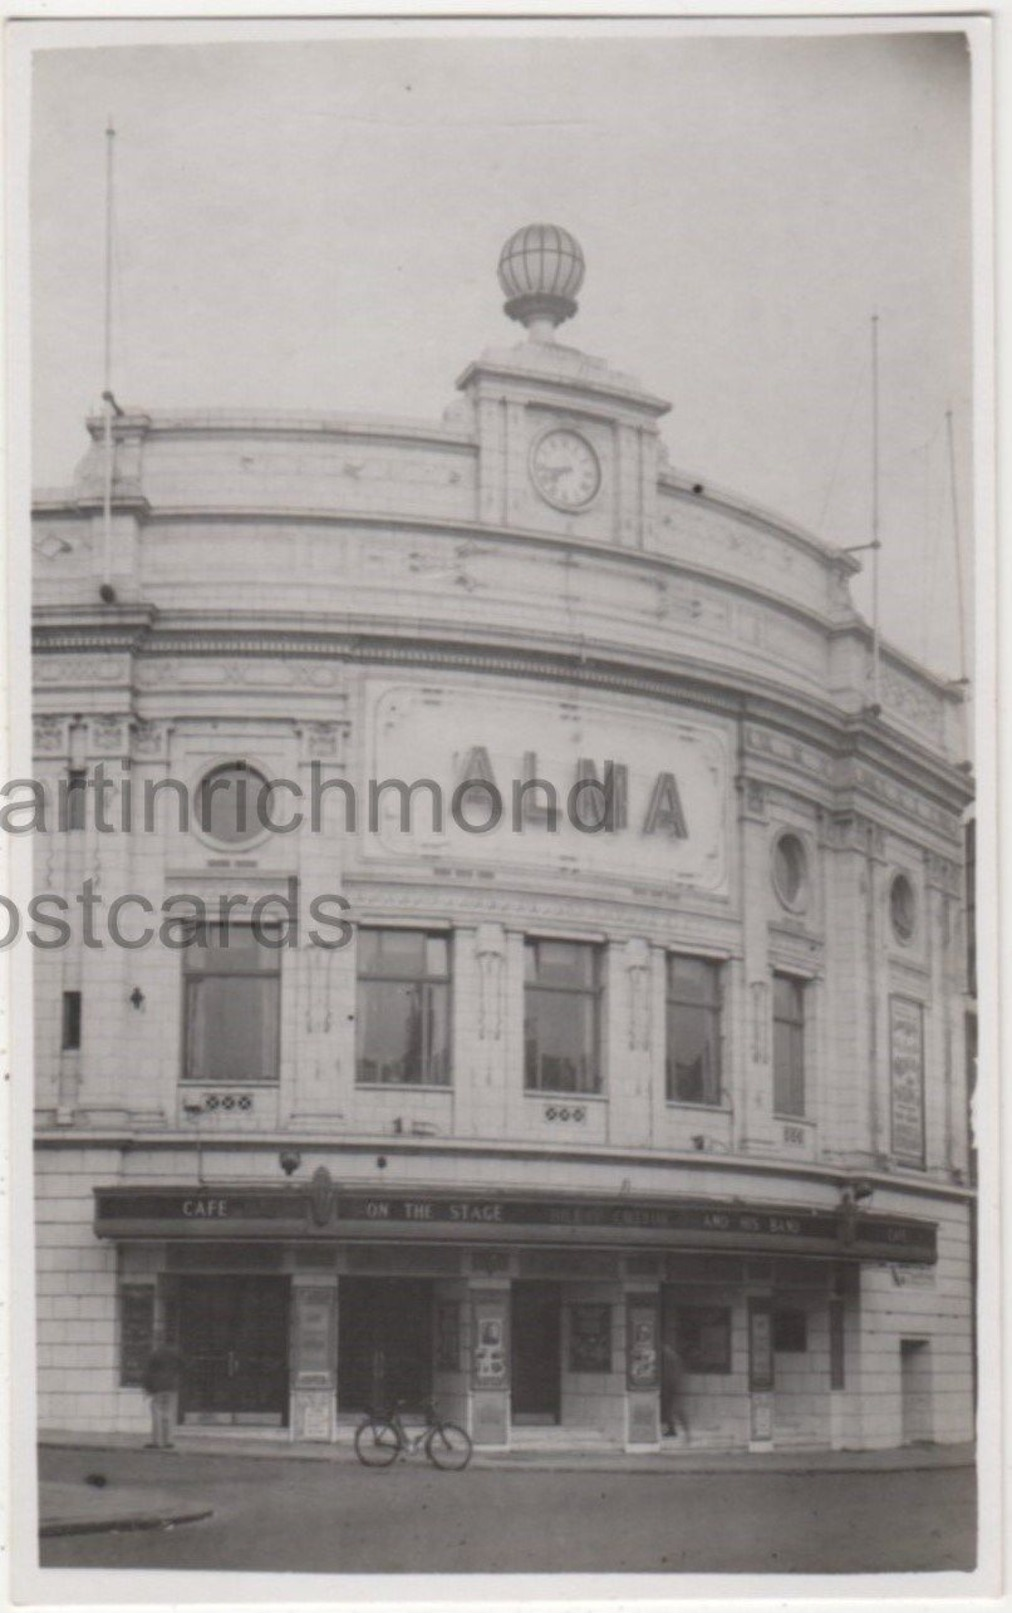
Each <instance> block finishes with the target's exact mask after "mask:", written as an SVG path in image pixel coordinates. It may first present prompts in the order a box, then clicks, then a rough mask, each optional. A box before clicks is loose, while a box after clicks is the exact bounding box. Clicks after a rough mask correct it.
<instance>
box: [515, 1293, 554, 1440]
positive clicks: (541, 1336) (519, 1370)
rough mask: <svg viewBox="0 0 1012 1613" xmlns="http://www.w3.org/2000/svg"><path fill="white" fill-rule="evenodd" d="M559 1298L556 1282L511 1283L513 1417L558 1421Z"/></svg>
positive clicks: (545, 1421)
mask: <svg viewBox="0 0 1012 1613" xmlns="http://www.w3.org/2000/svg"><path fill="white" fill-rule="evenodd" d="M561 1316H562V1302H561V1299H560V1295H559V1285H558V1283H538V1282H526V1283H525V1282H519V1283H514V1284H513V1288H512V1295H511V1316H510V1336H511V1338H512V1365H513V1395H512V1401H513V1421H514V1422H515V1423H557V1422H558V1421H559V1413H560V1410H561V1406H562V1352H561Z"/></svg>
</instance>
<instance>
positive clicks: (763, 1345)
mask: <svg viewBox="0 0 1012 1613" xmlns="http://www.w3.org/2000/svg"><path fill="white" fill-rule="evenodd" d="M748 1386H749V1388H750V1389H751V1390H753V1391H757V1390H759V1391H765V1390H768V1389H772V1388H773V1307H772V1305H771V1304H770V1301H769V1300H768V1299H750V1300H749V1302H748Z"/></svg>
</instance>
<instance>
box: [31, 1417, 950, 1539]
mask: <svg viewBox="0 0 1012 1613" xmlns="http://www.w3.org/2000/svg"><path fill="white" fill-rule="evenodd" d="M40 1444H41V1445H43V1446H45V1447H47V1448H50V1449H53V1448H58V1449H62V1450H77V1451H92V1450H93V1451H95V1453H96V1456H98V1455H100V1454H101V1452H103V1451H107V1452H113V1451H133V1452H138V1453H140V1451H141V1447H142V1445H143V1441H141V1440H139V1439H138V1437H137V1436H136V1435H133V1434H95V1435H88V1434H81V1433H78V1432H67V1433H60V1432H49V1433H46V1434H45V1435H44V1436H42V1438H41V1439H40ZM143 1455H144V1456H145V1458H148V1459H149V1464H150V1470H151V1475H152V1478H153V1479H157V1484H155V1485H153V1486H149V1485H148V1483H147V1482H144V1483H143V1484H142V1483H137V1482H136V1481H135V1482H132V1483H126V1484H122V1483H121V1484H117V1483H112V1482H104V1483H102V1484H101V1485H95V1484H92V1483H89V1482H88V1480H87V1478H85V1479H84V1480H83V1482H79V1483H65V1482H56V1481H53V1480H44V1481H43V1482H41V1483H40V1485H39V1533H40V1535H42V1536H47V1537H48V1536H57V1535H73V1534H96V1533H101V1532H119V1531H127V1530H139V1529H168V1528H172V1527H175V1526H176V1525H177V1524H183V1523H191V1522H196V1521H197V1520H199V1519H202V1518H208V1517H210V1516H212V1514H213V1512H214V1508H213V1506H212V1505H211V1504H210V1502H208V1501H205V1500H202V1499H201V1498H200V1497H199V1496H197V1495H195V1494H194V1493H193V1492H192V1491H191V1490H189V1489H187V1490H185V1491H184V1490H183V1489H173V1487H172V1470H173V1463H174V1461H176V1460H178V1458H179V1457H180V1456H184V1457H192V1456H218V1457H220V1456H227V1457H230V1458H234V1459H240V1460H244V1459H250V1460H254V1461H256V1460H266V1461H271V1460H273V1461H279V1460H283V1461H288V1462H329V1463H333V1464H337V1465H340V1466H351V1467H356V1466H357V1465H358V1461H357V1458H356V1456H355V1453H354V1450H353V1449H352V1447H351V1444H350V1443H343V1442H342V1443H337V1444H302V1443H295V1442H293V1441H290V1440H280V1439H276V1440H265V1439H256V1438H251V1439H244V1438H242V1437H237V1438H231V1437H229V1438H221V1437H214V1436H208V1435H204V1434H200V1435H195V1436H193V1435H191V1436H189V1437H187V1436H186V1435H185V1434H181V1433H179V1432H178V1431H177V1440H176V1447H175V1449H174V1450H168V1451H158V1450H151V1451H148V1450H144V1451H143ZM974 1459H975V1456H974V1447H973V1445H971V1444H963V1445H927V1444H925V1445H908V1446H903V1447H901V1448H899V1449H896V1450H882V1451H839V1450H838V1451H830V1450H803V1451H762V1452H744V1451H707V1450H701V1449H693V1448H692V1446H691V1445H690V1446H684V1445H682V1444H680V1443H676V1442H671V1444H670V1445H669V1444H668V1442H665V1444H664V1446H663V1448H662V1449H661V1451H659V1452H652V1451H650V1452H644V1453H634V1452H627V1451H622V1450H619V1449H614V1448H613V1449H604V1448H602V1449H594V1448H589V1449H581V1450H577V1451H573V1450H568V1451H567V1450H564V1449H547V1450H546V1449H540V1450H515V1451H503V1452H494V1451H483V1452H481V1453H478V1454H476V1455H475V1457H474V1459H473V1461H472V1463H471V1467H472V1469H477V1470H483V1471H512V1472H516V1471H527V1472H541V1473H652V1474H655V1475H656V1474H672V1475H673V1474H679V1475H681V1474H691V1473H696V1474H713V1475H720V1474H732V1473H737V1474H753V1475H758V1474H762V1473H770V1474H772V1473H778V1474H793V1475H798V1474H812V1473H855V1472H856V1473H891V1472H916V1471H923V1470H925V1469H933V1468H941V1469H944V1468H965V1467H972V1466H973V1464H974ZM145 1465H146V1466H147V1465H148V1463H147V1462H146V1464H145ZM95 1473H96V1475H97V1476H99V1477H103V1475H102V1473H101V1465H100V1463H99V1462H97V1461H96V1464H95ZM145 1478H146V1474H145Z"/></svg>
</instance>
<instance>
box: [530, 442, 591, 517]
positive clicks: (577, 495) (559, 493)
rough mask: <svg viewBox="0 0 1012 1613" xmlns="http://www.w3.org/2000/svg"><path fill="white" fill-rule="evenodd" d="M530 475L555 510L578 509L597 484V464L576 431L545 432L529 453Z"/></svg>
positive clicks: (587, 446)
mask: <svg viewBox="0 0 1012 1613" xmlns="http://www.w3.org/2000/svg"><path fill="white" fill-rule="evenodd" d="M531 475H532V477H533V479H534V485H535V487H536V488H537V490H538V492H539V493H540V494H541V496H542V498H545V499H547V500H548V502H549V504H554V505H555V507H556V509H559V510H582V509H584V508H585V507H586V505H588V504H589V503H590V502H591V500H592V499H593V498H594V497H596V495H597V491H598V488H599V487H600V486H601V466H600V465H599V463H598V458H597V455H596V454H595V452H594V450H593V448H592V447H591V446H590V443H589V442H587V441H586V439H585V438H584V437H581V436H580V434H579V432H577V431H549V432H546V433H545V435H544V436H543V437H541V438H539V439H538V441H537V442H536V443H535V445H534V448H533V450H532V453H531Z"/></svg>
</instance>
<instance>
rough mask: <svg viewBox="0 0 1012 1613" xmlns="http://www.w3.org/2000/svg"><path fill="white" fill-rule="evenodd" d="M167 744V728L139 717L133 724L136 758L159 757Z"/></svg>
mask: <svg viewBox="0 0 1012 1613" xmlns="http://www.w3.org/2000/svg"><path fill="white" fill-rule="evenodd" d="M164 744H165V727H164V724H162V723H158V722H148V721H147V719H146V718H143V717H138V718H136V719H135V720H134V723H133V753H134V755H135V756H157V755H159V753H160V752H161V750H162V748H163V746H164Z"/></svg>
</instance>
